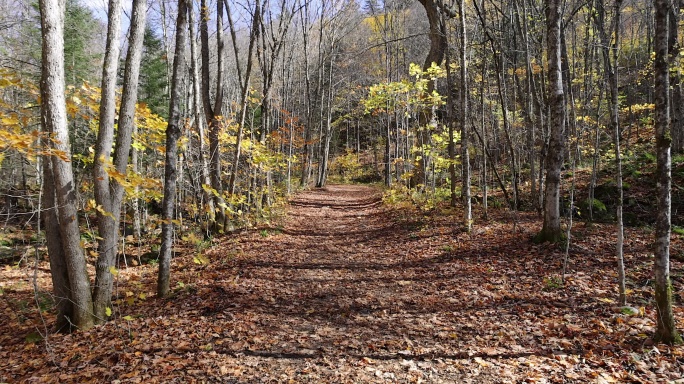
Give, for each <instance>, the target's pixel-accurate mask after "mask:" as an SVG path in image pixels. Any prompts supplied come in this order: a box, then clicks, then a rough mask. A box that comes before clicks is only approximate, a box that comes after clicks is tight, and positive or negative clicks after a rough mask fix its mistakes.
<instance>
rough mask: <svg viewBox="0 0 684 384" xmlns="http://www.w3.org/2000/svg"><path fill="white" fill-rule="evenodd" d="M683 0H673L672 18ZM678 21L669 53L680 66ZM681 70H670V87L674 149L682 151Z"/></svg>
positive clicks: (675, 65)
mask: <svg viewBox="0 0 684 384" xmlns="http://www.w3.org/2000/svg"><path fill="white" fill-rule="evenodd" d="M681 4H682V1H681V0H673V1H672V6H671V7H670V20H679V13H680V7H681ZM677 24H678V23H676V22H670V24H669V29H670V36H669V38H668V54H669V55H670V60H671V62H670V66H671V67H673V68H678V66H679V62H680V61H679V60H680V59H679V55H680V46H679V39H678V38H677V35H678V30H677V29H678V25H677ZM681 77H682V76H681V74H680V72H679V71H672V72H670V89H671V90H672V102H671V103H670V105H671V106H672V111H671V115H672V116H671V125H672V128H671V129H672V151H673V152H674V153H681V152H682V150H684V105H683V104H684V96H683V95H682V82H681Z"/></svg>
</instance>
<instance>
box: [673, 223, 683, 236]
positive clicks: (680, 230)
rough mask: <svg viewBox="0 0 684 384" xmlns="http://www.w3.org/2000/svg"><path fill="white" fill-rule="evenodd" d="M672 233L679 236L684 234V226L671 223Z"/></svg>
mask: <svg viewBox="0 0 684 384" xmlns="http://www.w3.org/2000/svg"><path fill="white" fill-rule="evenodd" d="M672 233H674V234H677V235H679V236H684V228H682V227H680V226H677V225H673V226H672Z"/></svg>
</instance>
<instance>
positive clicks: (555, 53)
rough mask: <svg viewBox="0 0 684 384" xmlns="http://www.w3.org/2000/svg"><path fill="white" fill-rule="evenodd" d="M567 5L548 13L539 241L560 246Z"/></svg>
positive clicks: (556, 2)
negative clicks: (563, 21) (545, 138)
mask: <svg viewBox="0 0 684 384" xmlns="http://www.w3.org/2000/svg"><path fill="white" fill-rule="evenodd" d="M562 4H563V1H561V0H550V1H549V2H548V3H547V9H546V23H547V24H546V25H547V44H548V50H547V55H548V67H549V72H548V81H549V84H548V103H549V109H550V114H551V116H550V125H551V126H550V127H549V135H550V136H549V148H548V152H547V154H546V189H545V198H544V225H543V227H542V230H541V232H540V233H539V234H538V235H537V240H538V241H551V242H558V241H561V240H562V238H563V232H562V231H561V226H560V181H561V180H560V173H561V168H562V166H563V154H564V153H565V106H564V102H565V98H564V92H563V76H562V73H561V8H562Z"/></svg>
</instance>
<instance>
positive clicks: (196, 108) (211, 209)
mask: <svg viewBox="0 0 684 384" xmlns="http://www.w3.org/2000/svg"><path fill="white" fill-rule="evenodd" d="M188 22H189V24H190V56H191V58H190V60H191V62H190V67H191V68H190V70H191V71H192V86H193V103H192V109H193V113H194V114H195V122H196V124H197V132H198V134H199V153H198V156H199V160H200V168H201V169H200V173H201V180H202V184H203V185H202V186H201V187H202V198H203V199H204V201H205V204H207V207H206V212H207V219H208V223H207V224H211V223H213V222H215V220H216V205H215V204H214V203H215V201H214V200H215V198H214V196H213V194H211V193H209V191H208V190H207V188H206V187H207V186H208V187H211V185H212V184H211V176H210V175H209V161H208V160H207V156H206V153H207V148H206V142H205V141H206V132H205V129H204V121H203V120H202V115H201V108H202V102H201V100H200V99H201V97H202V96H201V95H202V94H201V84H200V76H199V69H198V63H197V62H198V57H197V43H196V42H195V38H196V32H195V11H194V9H192V7H189V9H188ZM207 228H209V226H207Z"/></svg>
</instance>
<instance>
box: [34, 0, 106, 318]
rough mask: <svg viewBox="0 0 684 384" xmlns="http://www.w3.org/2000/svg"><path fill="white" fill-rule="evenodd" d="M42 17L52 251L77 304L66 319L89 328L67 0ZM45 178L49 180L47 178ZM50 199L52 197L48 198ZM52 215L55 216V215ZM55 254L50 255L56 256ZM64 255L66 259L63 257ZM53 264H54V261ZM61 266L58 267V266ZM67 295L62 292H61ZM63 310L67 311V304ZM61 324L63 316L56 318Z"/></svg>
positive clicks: (53, 1) (50, 1) (43, 3)
mask: <svg viewBox="0 0 684 384" xmlns="http://www.w3.org/2000/svg"><path fill="white" fill-rule="evenodd" d="M39 6H40V21H41V33H42V37H43V46H42V48H43V49H42V74H41V81H40V93H41V100H42V106H41V123H42V126H43V130H44V131H45V132H48V133H49V134H50V139H51V142H50V143H49V144H48V145H50V146H51V148H52V149H53V150H54V151H55V152H54V153H55V154H54V155H47V156H46V157H45V164H44V166H45V167H46V168H50V169H48V170H47V171H46V172H51V174H52V177H53V182H54V184H52V186H53V187H54V189H52V188H51V187H48V188H47V190H46V192H47V194H50V196H52V195H51V194H52V192H53V191H54V193H55V201H54V202H53V204H51V205H52V206H53V208H54V209H55V210H56V219H57V220H58V221H59V233H54V231H55V227H54V220H52V221H51V226H50V229H49V231H50V234H51V235H54V236H55V237H58V238H59V241H54V242H53V243H52V249H53V250H54V249H55V247H57V246H59V244H61V250H62V252H63V253H57V254H55V255H54V256H55V257H56V258H57V260H58V261H59V263H60V264H61V262H62V261H64V264H66V270H67V274H68V284H69V287H68V289H69V290H70V293H69V295H68V300H70V301H71V302H72V303H73V306H72V311H71V313H70V315H71V316H70V318H69V319H68V321H69V322H70V324H72V325H73V326H74V327H76V328H78V329H81V330H85V329H88V328H90V327H92V326H93V322H94V319H93V313H92V311H93V301H92V296H91V293H90V280H89V279H88V272H87V270H86V260H85V255H84V254H83V249H82V248H81V236H80V231H79V228H78V212H77V210H76V202H75V200H76V189H75V188H76V187H75V184H74V174H73V169H72V167H71V162H70V160H71V148H70V145H69V132H68V126H67V114H66V99H65V95H64V88H65V87H64V12H65V3H64V1H63V0H40V1H39ZM45 182H47V180H45ZM50 198H51V197H50ZM52 219H55V217H54V216H53V217H52ZM52 256H53V254H50V257H52ZM62 256H63V258H62ZM51 267H52V265H51ZM55 267H57V265H55ZM52 272H53V274H55V277H57V278H58V280H60V281H62V283H61V284H59V285H60V290H63V289H65V288H66V286H65V285H64V283H66V281H64V280H65V279H64V277H65V276H64V271H63V270H61V267H58V268H57V270H54V271H52ZM62 294H63V292H62ZM64 309H67V308H66V307H65V308H64ZM58 320H59V321H58V322H59V323H62V322H63V321H64V320H66V319H65V318H63V316H62V318H61V319H58Z"/></svg>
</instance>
